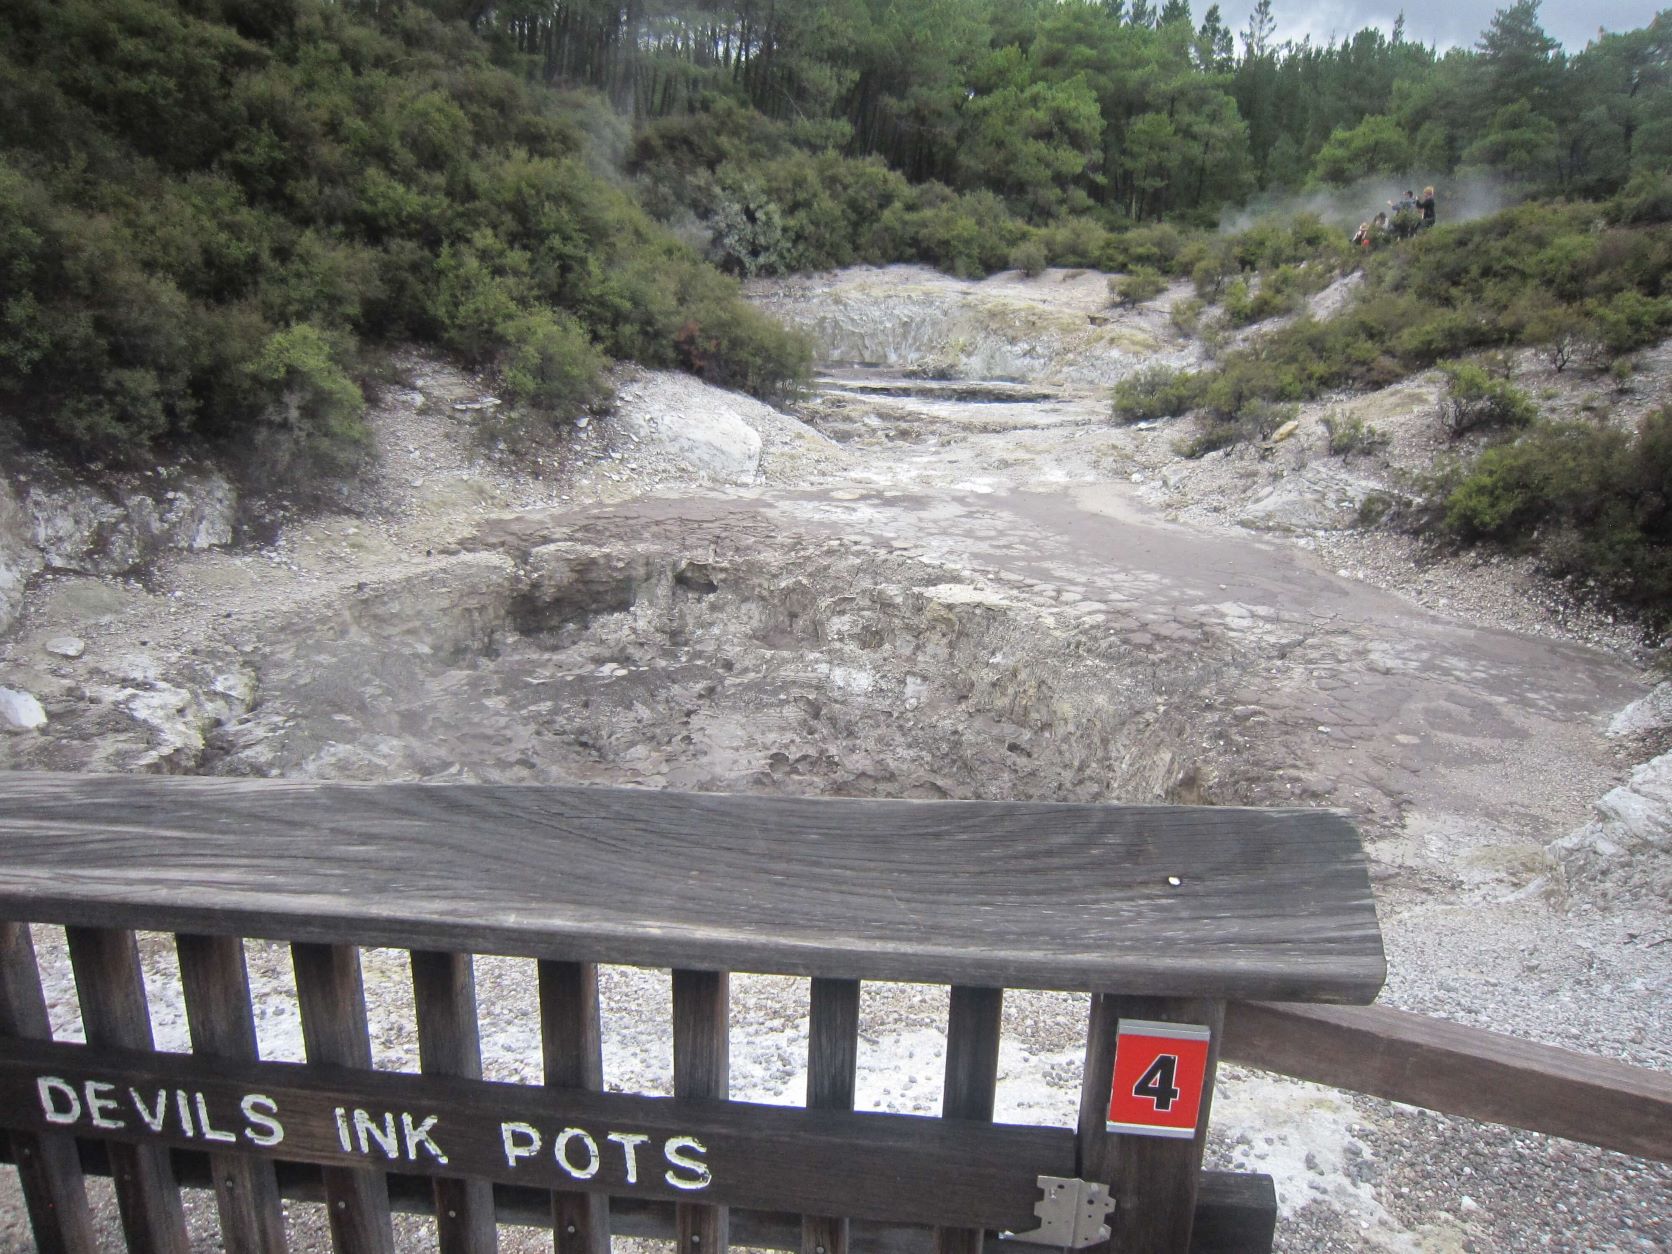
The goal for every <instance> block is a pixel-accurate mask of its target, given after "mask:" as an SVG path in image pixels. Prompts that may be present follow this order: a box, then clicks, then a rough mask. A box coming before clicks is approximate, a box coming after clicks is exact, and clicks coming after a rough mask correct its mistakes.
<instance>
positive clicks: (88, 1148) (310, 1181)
mask: <svg viewBox="0 0 1672 1254" xmlns="http://www.w3.org/2000/svg"><path fill="white" fill-rule="evenodd" d="M106 1145H107V1142H104V1141H94V1140H83V1141H80V1142H78V1148H79V1149H80V1150H81V1162H82V1169H83V1170H84V1171H86V1172H87V1173H88V1174H89V1175H108V1174H109V1163H108V1161H107V1160H106V1158H105V1146H106ZM6 1149H7V1147H6V1145H5V1143H4V1142H0V1163H4V1162H5V1161H7V1160H6ZM1009 1161H1011V1162H1015V1161H1020V1160H1019V1159H1015V1158H1012V1159H1010V1160H1009ZM174 1164H175V1171H176V1173H177V1174H178V1176H179V1178H180V1180H181V1182H182V1183H184V1184H185V1185H187V1186H188V1187H190V1188H204V1189H206V1188H209V1187H210V1184H211V1181H210V1179H209V1160H208V1158H207V1156H206V1155H204V1154H202V1153H196V1152H193V1151H190V1150H180V1149H176V1150H175V1153H174ZM278 1170H279V1191H280V1193H281V1194H282V1195H283V1196H284V1197H285V1198H286V1199H287V1200H292V1201H297V1202H303V1203H308V1204H319V1203H321V1202H323V1201H324V1198H325V1189H324V1185H323V1183H322V1182H321V1180H320V1175H319V1168H318V1167H317V1166H315V1165H314V1164H312V1163H304V1162H294V1161H288V1160H286V1161H281V1162H280V1163H279V1164H278ZM1073 1170H1074V1164H1073V1161H1072V1156H1071V1155H1070V1156H1069V1157H1068V1158H1065V1160H1064V1162H1063V1165H1062V1172H1063V1174H1069V1175H1071V1174H1073ZM389 1204H390V1206H391V1208H393V1209H394V1210H396V1211H398V1212H400V1213H401V1214H412V1215H429V1214H431V1213H433V1211H434V1208H435V1195H434V1191H433V1190H432V1189H431V1187H430V1177H428V1176H423V1175H402V1174H400V1173H396V1172H391V1173H390V1175H389ZM1031 1204H1032V1203H1031V1202H1030V1203H1029V1205H1030V1206H1031ZM494 1205H495V1209H496V1210H497V1212H498V1214H499V1219H500V1222H501V1223H505V1224H516V1225H521V1226H524V1227H545V1226H547V1225H548V1224H549V1223H550V1222H551V1193H550V1192H549V1191H547V1190H544V1189H537V1188H530V1187H528V1186H526V1185H517V1184H508V1183H501V1184H496V1185H495V1186H494ZM673 1213H674V1204H673V1203H672V1202H669V1201H664V1200H661V1199H651V1198H634V1197H620V1198H616V1199H614V1205H613V1206H612V1208H611V1210H610V1222H611V1226H612V1228H613V1230H614V1233H615V1235H616V1236H623V1237H651V1238H654V1239H656V1240H661V1241H671V1240H672V1239H673V1234H674V1218H673ZM1023 1213H1027V1212H1026V1211H1025V1210H1024V1212H1023ZM1276 1215H1277V1200H1276V1196H1275V1193H1274V1191H1273V1188H1272V1181H1271V1177H1270V1176H1262V1175H1245V1174H1242V1173H1238V1172H1228V1171H1204V1172H1203V1173H1202V1182H1201V1185H1200V1187H1199V1188H1198V1190H1197V1193H1196V1226H1195V1227H1194V1229H1192V1231H1191V1235H1190V1250H1191V1254H1271V1233H1272V1227H1273V1224H1274V1222H1275V1220H1276ZM1017 1222H1018V1223H1021V1226H1022V1227H1024V1228H1025V1227H1027V1226H1028V1225H1027V1224H1026V1223H1023V1222H1022V1221H1021V1220H1020V1219H1018V1221H1017ZM1262 1234H1263V1236H1262ZM731 1236H732V1241H733V1242H734V1243H735V1244H736V1245H739V1246H749V1247H751V1248H762V1249H775V1250H790V1251H795V1250H799V1249H800V1248H801V1216H800V1215H798V1214H788V1213H786V1212H784V1211H782V1210H775V1209H772V1208H769V1207H768V1208H762V1209H754V1208H751V1207H734V1208H733V1210H732V1212H731ZM928 1236H929V1229H928V1227H926V1226H925V1225H923V1224H914V1223H910V1222H907V1221H894V1222H887V1221H878V1220H866V1219H855V1220H854V1221H853V1222H852V1224H851V1233H850V1238H849V1243H848V1250H849V1254H922V1252H923V1249H924V1247H925V1246H926V1245H927V1243H928ZM1262 1242H1263V1243H1262ZM1018 1249H1019V1247H1017V1246H1015V1245H1012V1244H1010V1243H1009V1242H1005V1243H1002V1244H1001V1243H1000V1242H998V1241H997V1240H996V1239H992V1238H990V1239H989V1242H988V1246H987V1254H1017V1251H1018Z"/></svg>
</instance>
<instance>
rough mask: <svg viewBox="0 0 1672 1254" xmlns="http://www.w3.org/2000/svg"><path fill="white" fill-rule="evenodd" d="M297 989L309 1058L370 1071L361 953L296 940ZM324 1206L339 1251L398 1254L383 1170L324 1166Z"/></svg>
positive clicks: (293, 958)
mask: <svg viewBox="0 0 1672 1254" xmlns="http://www.w3.org/2000/svg"><path fill="white" fill-rule="evenodd" d="M290 959H291V963H292V965H294V967H295V968H296V993H297V998H298V1000H299V1001H300V1003H301V1007H302V1040H303V1043H304V1045H305V1046H306V1048H307V1053H308V1061H309V1062H311V1063H324V1064H327V1065H330V1066H336V1067H358V1068H360V1069H362V1070H368V1071H369V1070H370V1069H371V1065H372V1042H371V1035H370V1033H369V1032H368V1031H367V1029H366V990H365V985H364V984H363V983H362V981H361V978H360V951H359V950H357V949H355V948H354V947H353V946H352V945H316V944H309V943H302V942H297V943H295V944H293V945H291V947H290ZM321 1174H322V1176H323V1177H324V1180H325V1210H326V1215H327V1217H328V1218H329V1219H330V1221H331V1245H332V1247H333V1248H334V1249H335V1250H337V1251H338V1254H394V1249H395V1234H394V1229H393V1228H392V1227H391V1225H390V1222H389V1183H388V1181H387V1180H386V1179H385V1178H384V1174H383V1172H381V1171H376V1170H372V1169H369V1168H363V1167H324V1168H321Z"/></svg>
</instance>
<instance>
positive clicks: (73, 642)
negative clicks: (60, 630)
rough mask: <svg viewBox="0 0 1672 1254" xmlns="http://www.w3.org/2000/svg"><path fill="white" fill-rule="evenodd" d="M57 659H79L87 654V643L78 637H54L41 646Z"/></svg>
mask: <svg viewBox="0 0 1672 1254" xmlns="http://www.w3.org/2000/svg"><path fill="white" fill-rule="evenodd" d="M41 647H42V648H44V649H45V650H46V651H47V652H48V653H53V654H56V655H57V656H59V657H70V658H75V657H80V656H81V655H82V654H83V653H85V652H87V642H86V641H85V640H83V639H82V638H81V637H80V636H54V637H53V638H52V639H51V640H48V641H47V642H46V643H45V644H44V645H42V646H41Z"/></svg>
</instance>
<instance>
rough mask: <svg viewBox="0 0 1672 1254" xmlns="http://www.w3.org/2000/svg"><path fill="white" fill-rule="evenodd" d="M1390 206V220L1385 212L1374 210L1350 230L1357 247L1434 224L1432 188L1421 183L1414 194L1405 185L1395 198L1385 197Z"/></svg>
mask: <svg viewBox="0 0 1672 1254" xmlns="http://www.w3.org/2000/svg"><path fill="white" fill-rule="evenodd" d="M1388 208H1389V209H1391V210H1393V218H1392V220H1391V221H1390V220H1389V219H1388V215H1387V213H1386V212H1382V213H1378V214H1377V215H1376V216H1375V217H1374V218H1372V219H1370V220H1369V221H1368V222H1360V223H1359V228H1358V230H1357V231H1355V232H1354V233H1353V243H1354V244H1356V245H1358V246H1359V247H1360V248H1374V247H1375V246H1376V245H1377V243H1379V242H1380V241H1382V240H1385V239H1388V238H1390V237H1391V238H1393V239H1409V238H1410V237H1411V236H1413V235H1415V234H1416V233H1417V232H1418V231H1420V230H1422V229H1424V228H1425V227H1430V226H1433V225H1434V189H1433V187H1431V186H1430V187H1425V188H1423V189H1422V195H1421V196H1418V195H1417V194H1416V193H1415V192H1413V191H1411V190H1410V189H1409V188H1406V189H1405V194H1404V195H1403V196H1401V197H1400V198H1399V199H1398V200H1390V201H1388Z"/></svg>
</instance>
